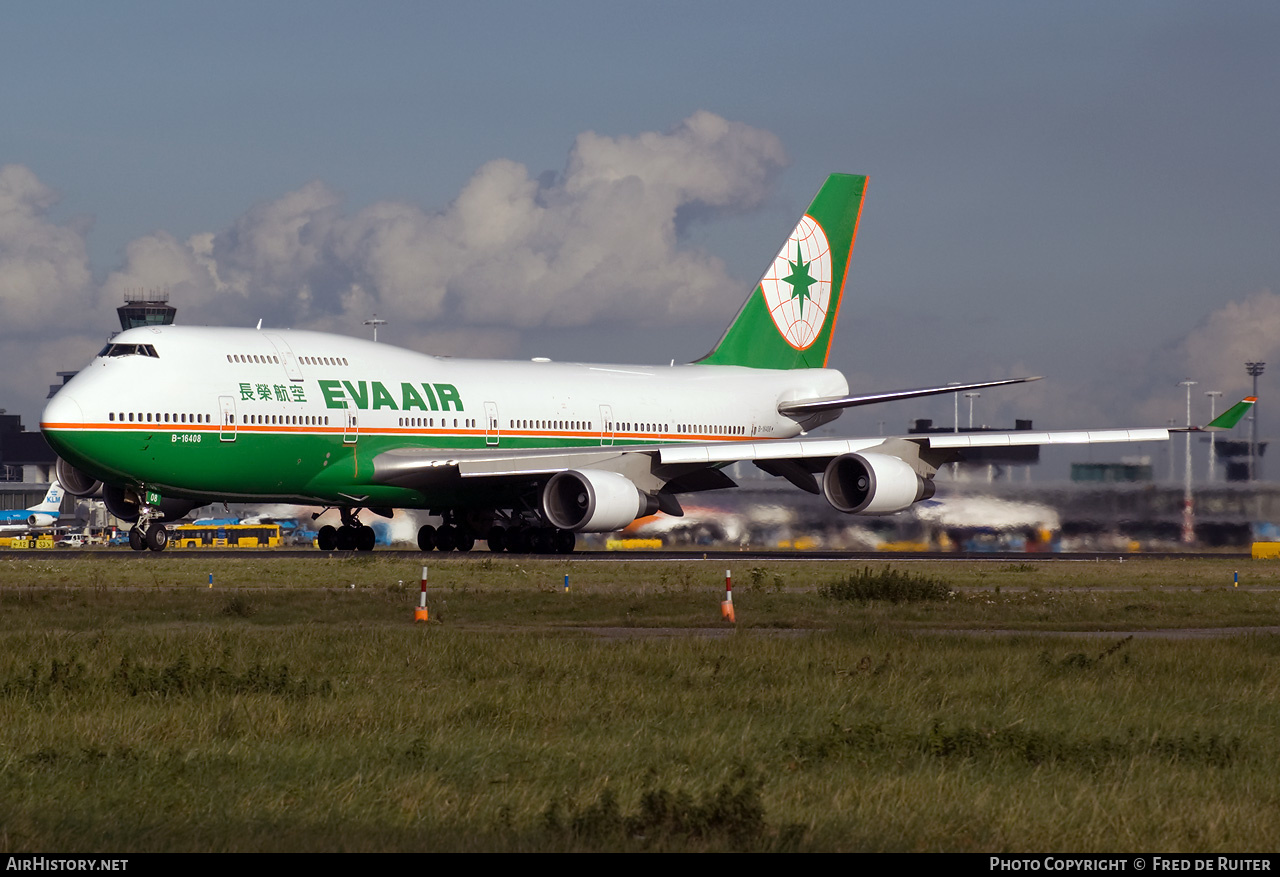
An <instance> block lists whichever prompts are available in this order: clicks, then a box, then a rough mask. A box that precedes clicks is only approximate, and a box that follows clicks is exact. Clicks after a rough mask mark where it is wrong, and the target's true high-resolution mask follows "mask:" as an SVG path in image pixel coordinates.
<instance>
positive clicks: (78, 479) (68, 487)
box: [53, 457, 102, 497]
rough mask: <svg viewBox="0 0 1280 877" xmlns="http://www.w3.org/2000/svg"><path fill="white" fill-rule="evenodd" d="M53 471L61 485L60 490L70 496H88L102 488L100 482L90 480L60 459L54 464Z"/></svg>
mask: <svg viewBox="0 0 1280 877" xmlns="http://www.w3.org/2000/svg"><path fill="white" fill-rule="evenodd" d="M53 471H54V473H55V474H56V475H57V476H58V483H59V484H61V485H62V489H63V490H65V491H66V492H67V493H69V494H71V495H72V496H81V497H83V496H90V495H92V494H94V493H97V491H98V488H99V487H101V486H102V482H101V481H98V480H96V479H94V478H90V477H89V476H88V475H86V474H84V473H83V472H81V471H80V470H79V469H77V468H76V467H75V466H72V465H71V464H70V463H68V462H67V461H66V460H64V459H62V458H61V457H59V458H58V462H57V463H56V464H54V467H53Z"/></svg>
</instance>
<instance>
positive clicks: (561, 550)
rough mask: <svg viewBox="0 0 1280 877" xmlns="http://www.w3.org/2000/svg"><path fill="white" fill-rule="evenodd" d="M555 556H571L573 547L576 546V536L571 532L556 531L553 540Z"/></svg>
mask: <svg viewBox="0 0 1280 877" xmlns="http://www.w3.org/2000/svg"><path fill="white" fill-rule="evenodd" d="M552 541H553V542H554V543H555V550H556V554H573V549H574V546H575V545H577V544H578V534H577V533H574V532H573V531H572V530H556V535H555V538H554V539H553V540H552Z"/></svg>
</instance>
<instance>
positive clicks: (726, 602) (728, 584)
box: [720, 570, 737, 624]
mask: <svg viewBox="0 0 1280 877" xmlns="http://www.w3.org/2000/svg"><path fill="white" fill-rule="evenodd" d="M720 617H721V618H723V619H724V620H725V621H730V622H733V623H735V624H736V623H737V619H736V618H734V617H733V575H732V574H731V573H730V571H729V570H725V571H724V599H723V600H721V601H720Z"/></svg>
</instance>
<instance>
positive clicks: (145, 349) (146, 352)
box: [98, 344, 160, 359]
mask: <svg viewBox="0 0 1280 877" xmlns="http://www.w3.org/2000/svg"><path fill="white" fill-rule="evenodd" d="M98 356H150V357H152V358H154V359H159V358H160V355H159V354H158V353H156V349H155V348H154V347H152V346H151V345H150V344H108V345H107V346H106V347H104V348H102V350H100V351H99V352H98Z"/></svg>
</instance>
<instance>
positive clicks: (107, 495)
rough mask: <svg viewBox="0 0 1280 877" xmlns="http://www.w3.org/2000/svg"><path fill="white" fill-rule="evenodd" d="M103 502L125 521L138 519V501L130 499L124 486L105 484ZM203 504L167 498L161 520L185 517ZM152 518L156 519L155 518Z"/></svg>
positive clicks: (130, 521)
mask: <svg viewBox="0 0 1280 877" xmlns="http://www.w3.org/2000/svg"><path fill="white" fill-rule="evenodd" d="M102 502H103V504H104V505H106V507H107V511H109V512H110V513H111V514H113V515H115V516H116V517H117V518H119V519H120V520H122V521H124V522H125V523H128V524H132V523H134V522H135V521H137V520H138V503H137V502H135V501H134V500H132V499H130V498H129V497H128V496H127V495H126V494H125V490H124V488H123V487H116V486H115V485H114V484H107V485H104V486H103V488H102ZM199 505H201V503H198V502H196V501H194V500H190V499H166V500H162V501H161V503H160V505H159V509H160V518H159V520H161V521H164V522H165V523H168V522H169V521H176V520H178V519H179V518H182V517H185V516H186V514H187V513H188V512H190V511H191V510H192V509H194V508H196V507H197V506H199ZM152 520H155V518H153V519H152Z"/></svg>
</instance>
